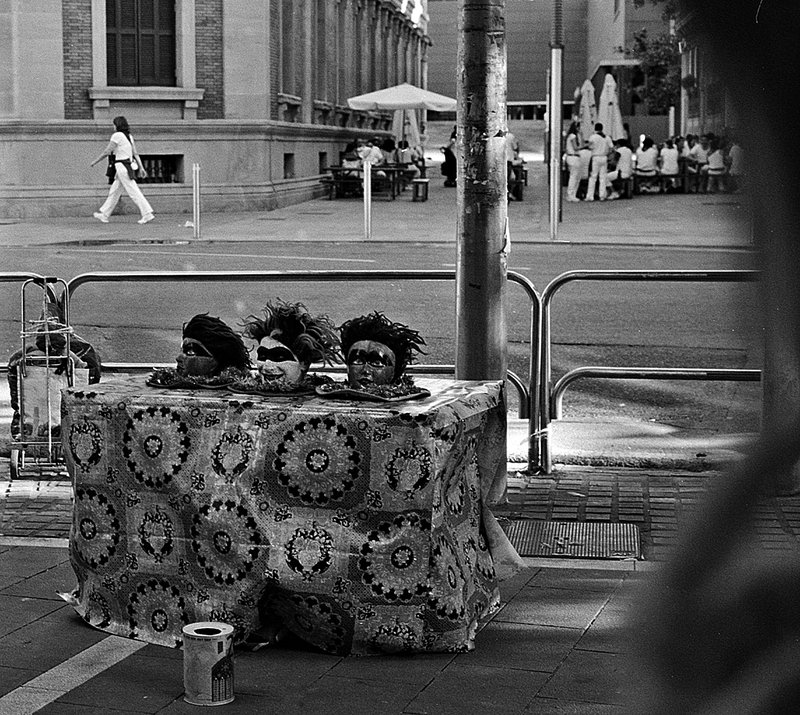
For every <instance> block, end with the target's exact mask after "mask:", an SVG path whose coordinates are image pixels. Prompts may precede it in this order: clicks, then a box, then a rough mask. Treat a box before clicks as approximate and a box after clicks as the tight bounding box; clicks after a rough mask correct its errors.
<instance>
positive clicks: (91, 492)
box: [70, 487, 122, 571]
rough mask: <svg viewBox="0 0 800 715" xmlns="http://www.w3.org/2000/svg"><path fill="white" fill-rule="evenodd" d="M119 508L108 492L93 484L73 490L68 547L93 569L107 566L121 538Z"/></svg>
mask: <svg viewBox="0 0 800 715" xmlns="http://www.w3.org/2000/svg"><path fill="white" fill-rule="evenodd" d="M120 526H121V525H120V520H119V512H118V509H117V506H115V504H114V502H113V501H112V498H111V497H110V495H108V494H106V493H104V492H102V491H100V490H98V489H96V488H95V487H78V488H77V489H76V490H75V505H74V507H73V517H72V533H71V536H70V548H71V551H72V553H73V555H74V557H75V558H77V559H78V560H79V561H80V562H82V563H83V564H85V565H86V566H88V567H89V568H90V569H92V570H93V571H96V570H97V569H99V568H103V569H105V568H107V567H108V565H109V563H110V562H111V560H112V559H113V558H114V557H115V556H117V555H118V553H117V552H118V549H119V546H120V543H121V541H122V530H121V528H120Z"/></svg>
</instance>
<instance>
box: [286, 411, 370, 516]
mask: <svg viewBox="0 0 800 715" xmlns="http://www.w3.org/2000/svg"><path fill="white" fill-rule="evenodd" d="M275 452H276V454H277V457H276V458H275V460H274V462H273V467H274V469H275V470H276V472H277V478H278V482H279V483H280V484H282V485H283V486H284V487H285V488H286V491H287V492H288V493H289V494H290V495H291V496H293V497H295V498H297V499H299V500H300V501H301V502H303V503H304V504H314V505H317V506H327V505H328V504H329V503H330V502H332V501H342V500H343V499H344V497H345V495H346V494H347V493H348V492H350V491H352V490H353V489H354V488H355V486H356V482H357V480H358V479H359V478H360V477H361V466H360V465H361V462H362V455H361V453H360V452H359V451H358V449H357V444H356V440H355V438H354V437H353V436H352V435H351V434H349V432H348V431H347V428H346V427H345V426H344V425H343V424H341V423H340V422H337V420H336V419H335V418H333V417H312V418H311V419H308V420H303V421H301V422H298V423H297V424H295V425H294V426H293V427H292V429H290V430H289V431H288V432H286V434H285V435H284V437H283V440H282V441H281V442H280V443H279V444H278V446H277V448H276V450H275Z"/></svg>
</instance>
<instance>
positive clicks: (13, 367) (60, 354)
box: [8, 278, 99, 479]
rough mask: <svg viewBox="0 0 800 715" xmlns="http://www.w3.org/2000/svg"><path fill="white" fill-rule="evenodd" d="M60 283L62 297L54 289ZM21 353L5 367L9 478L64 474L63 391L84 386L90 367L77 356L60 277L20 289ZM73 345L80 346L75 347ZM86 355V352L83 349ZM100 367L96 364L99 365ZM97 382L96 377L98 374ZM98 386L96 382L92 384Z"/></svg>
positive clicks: (39, 280) (66, 299)
mask: <svg viewBox="0 0 800 715" xmlns="http://www.w3.org/2000/svg"><path fill="white" fill-rule="evenodd" d="M59 284H61V285H62V286H63V292H62V294H61V298H59V297H58V295H57V290H56V287H57V286H58V285H59ZM31 287H35V288H37V289H39V290H40V291H41V305H42V309H41V313H40V317H39V318H38V319H36V320H29V319H28V316H27V313H26V303H27V302H29V301H28V300H27V298H28V293H29V291H30V289H31ZM20 302H21V318H20V324H21V326H22V328H21V331H20V338H21V349H20V350H19V351H18V352H16V353H14V355H12V356H11V359H10V360H9V363H8V379H9V388H10V389H9V391H10V393H11V407H12V410H13V412H14V414H13V418H12V423H11V437H12V440H13V446H12V450H11V478H12V479H15V478H19V477H21V476H25V475H26V474H27V473H32V474H33V475H35V476H44V475H47V474H56V473H60V472H62V471H63V460H62V458H61V390H62V389H64V388H66V387H72V386H73V385H81V384H86V385H88V384H89V382H90V371H91V370H90V366H89V364H87V362H85V361H84V359H82V358H81V357H80V355H79V354H76V350H75V348H76V347H77V348H78V351H77V352H78V353H79V352H81V349H82V347H83V346H88V348H89V349H90V350H91V352H92V354H94V349H93V348H92V347H91V346H89V345H88V344H87V343H85V342H84V341H82V340H81V339H80V338H76V336H74V333H73V330H72V327H71V326H70V324H69V307H68V291H67V285H66V283H65V282H64V281H63V280H61V279H60V278H41V279H30V280H27V281H25V282H24V283H23V284H22V288H21V301H20ZM76 341H77V343H78V345H77V346H76ZM83 352H84V353H85V350H83ZM98 365H99V363H98ZM97 377H98V379H99V373H98V376H97ZM92 381H93V382H96V380H92Z"/></svg>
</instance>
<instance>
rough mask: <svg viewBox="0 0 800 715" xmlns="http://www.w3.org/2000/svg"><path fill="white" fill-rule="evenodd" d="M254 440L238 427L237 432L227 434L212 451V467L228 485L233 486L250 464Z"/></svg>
mask: <svg viewBox="0 0 800 715" xmlns="http://www.w3.org/2000/svg"><path fill="white" fill-rule="evenodd" d="M252 454H253V438H252V437H251V436H250V435H249V434H247V432H245V431H243V430H242V428H241V427H237V428H236V431H235V432H225V434H223V435H222V437H220V439H219V442H217V444H216V446H215V447H214V449H212V450H211V467H212V468H213V470H214V471H215V472H216V473H217V474H219V476H221V477H223V478H224V479H225V481H226V482H227V483H228V484H233V482H234V481H235V480H236V478H237V477H238V476H240V475H241V474H242V473H243V472H244V471H245V469H247V467H248V465H249V464H250V458H251V456H252Z"/></svg>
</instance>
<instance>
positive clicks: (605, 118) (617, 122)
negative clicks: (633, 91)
mask: <svg viewBox="0 0 800 715" xmlns="http://www.w3.org/2000/svg"><path fill="white" fill-rule="evenodd" d="M597 121H598V122H600V123H602V125H603V131H604V132H605V134H606V136H609V137H611V138H612V139H614V140H616V139H622V137H624V136H625V129H624V127H623V126H622V112H620V109H619V96H618V94H617V82H616V80H615V79H614V77H613V76H612V75H611V74H610V73H607V74H606V78H605V80H604V81H603V91H602V92H600V102H599V103H598V107H597Z"/></svg>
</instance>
